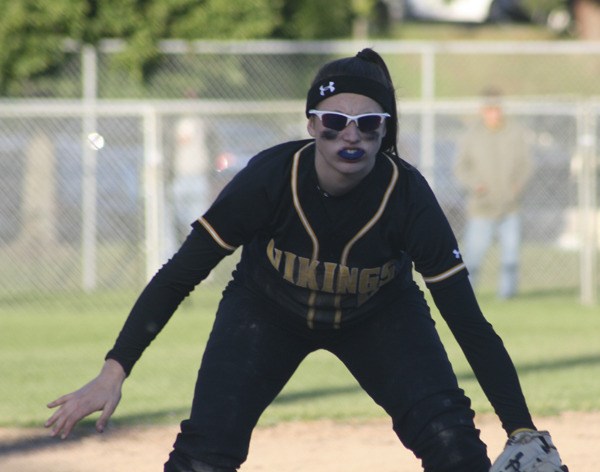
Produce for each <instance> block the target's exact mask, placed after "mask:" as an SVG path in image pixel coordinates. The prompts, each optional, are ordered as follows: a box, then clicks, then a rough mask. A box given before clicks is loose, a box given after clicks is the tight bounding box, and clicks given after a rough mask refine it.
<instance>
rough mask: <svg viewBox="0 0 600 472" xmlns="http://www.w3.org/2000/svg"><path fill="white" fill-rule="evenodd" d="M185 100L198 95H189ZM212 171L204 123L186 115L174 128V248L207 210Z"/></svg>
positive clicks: (191, 93)
mask: <svg viewBox="0 0 600 472" xmlns="http://www.w3.org/2000/svg"><path fill="white" fill-rule="evenodd" d="M186 97H187V98H190V99H194V98H197V95H196V94H195V92H187V93H186ZM210 167H211V166H210V155H209V150H208V143H207V130H206V123H205V120H204V119H203V118H202V117H201V116H198V115H195V114H186V115H183V116H182V117H181V118H180V119H179V120H178V121H177V122H176V124H175V152H174V161H173V167H172V173H173V174H172V186H171V199H172V207H173V219H174V223H175V225H174V227H175V231H176V235H175V238H174V239H175V241H172V244H171V245H172V248H176V247H178V246H179V245H180V244H181V242H183V240H184V239H185V237H186V236H187V234H188V233H189V230H190V225H191V224H192V223H193V222H194V221H196V220H197V219H198V218H199V217H200V216H201V215H203V214H204V212H205V211H206V210H207V209H208V206H209V204H210V198H211V194H210V175H209V173H210Z"/></svg>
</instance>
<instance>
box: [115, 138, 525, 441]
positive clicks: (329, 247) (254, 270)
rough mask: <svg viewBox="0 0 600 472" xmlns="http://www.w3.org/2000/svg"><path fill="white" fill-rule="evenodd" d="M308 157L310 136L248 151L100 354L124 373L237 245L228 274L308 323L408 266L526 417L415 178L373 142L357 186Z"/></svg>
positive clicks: (334, 324)
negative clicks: (321, 173)
mask: <svg viewBox="0 0 600 472" xmlns="http://www.w3.org/2000/svg"><path fill="white" fill-rule="evenodd" d="M314 159H315V144H314V141H313V140H302V141H293V142H289V143H284V144H280V145H278V146H275V147H273V148H270V149H267V150H265V151H263V152H261V153H259V154H258V155H256V156H255V157H254V158H253V159H252V160H251V161H250V162H249V164H248V165H247V167H246V168H244V169H243V170H242V171H240V172H239V173H238V174H237V175H236V176H235V177H234V178H233V179H232V181H231V182H230V183H229V184H228V185H227V186H226V187H225V188H224V189H223V190H222V192H221V193H220V194H219V196H218V197H217V198H216V200H215V201H214V203H213V204H212V206H211V207H210V208H209V209H208V211H207V212H206V213H205V214H204V215H203V216H201V217H200V218H199V219H198V221H196V222H194V224H193V229H192V232H191V233H190V235H189V237H188V238H187V240H186V241H185V242H184V244H183V245H182V247H181V249H180V250H179V251H178V252H177V253H176V254H175V255H174V256H173V258H172V259H170V260H169V261H168V262H167V263H166V264H165V265H164V266H163V267H162V268H161V269H160V270H159V271H158V272H157V274H156V275H155V276H154V277H153V279H152V280H151V281H150V282H149V284H148V285H147V286H146V288H145V289H144V291H143V292H142V294H141V295H140V297H139V298H138V300H137V302H136V303H135V305H134V307H133V309H132V311H131V313H130V315H129V317H128V319H127V321H126V322H125V325H124V327H123V329H122V331H121V333H120V334H119V337H118V338H117V341H116V343H115V346H114V347H113V349H112V350H111V351H110V352H109V353H108V355H107V358H112V359H115V360H117V361H118V362H119V363H120V364H122V365H123V367H124V369H125V371H126V372H127V374H129V373H130V371H131V369H132V367H133V365H134V364H135V362H136V361H137V360H138V359H139V357H140V356H141V355H142V352H143V351H144V349H145V348H146V347H147V346H148V345H149V344H150V342H151V341H152V340H153V339H154V337H155V336H156V334H157V333H158V332H159V331H160V330H161V329H162V327H163V326H164V325H165V324H166V323H167V321H168V320H169V318H170V317H171V315H172V314H173V312H174V311H175V310H176V308H177V306H178V305H179V303H180V302H181V301H182V300H183V299H184V298H185V297H186V296H187V295H188V294H189V293H190V292H191V291H192V290H193V288H194V287H195V286H196V285H197V284H198V283H200V282H201V281H202V280H203V279H204V278H206V276H207V275H208V274H209V273H210V271H211V270H212V269H213V268H214V267H215V266H216V265H217V264H218V262H219V261H220V260H221V259H222V258H223V257H225V256H227V255H229V254H231V253H233V251H235V250H236V248H238V247H240V246H242V247H243V249H242V254H241V258H240V262H239V263H238V265H237V267H236V270H235V271H234V273H233V279H232V282H231V284H233V285H236V286H238V287H243V289H244V290H245V291H246V292H247V293H250V294H252V295H253V296H255V297H256V299H257V300H260V301H262V302H264V303H266V304H271V305H273V306H275V307H277V308H278V312H281V316H289V317H293V318H295V319H296V320H298V321H301V322H302V323H305V324H306V325H307V326H308V327H310V328H311V329H314V330H322V329H341V330H343V329H344V326H346V325H348V326H350V325H352V324H355V323H357V322H359V321H360V320H361V319H364V318H365V317H368V316H369V315H370V314H371V313H374V312H376V311H377V310H378V309H379V308H384V307H385V308H387V307H389V306H391V305H392V304H394V303H398V297H399V294H400V293H402V291H403V289H405V288H406V287H407V286H408V285H409V284H413V283H414V282H413V269H414V270H416V271H417V272H419V273H420V274H421V275H422V277H423V280H424V282H425V284H426V285H427V288H428V289H429V290H430V292H431V294H432V297H433V299H434V302H435V304H436V306H437V307H438V309H439V311H440V313H441V314H442V316H443V318H444V319H445V321H446V322H447V323H448V326H449V327H450V329H451V331H452V333H453V334H454V336H455V337H456V339H457V341H458V343H459V345H460V347H461V348H462V350H463V352H464V353H465V356H466V358H467V360H468V361H469V363H470V365H471V367H472V368H473V371H474V373H475V375H476V377H477V379H478V381H479V383H480V384H481V386H482V388H483V390H484V392H485V393H486V395H487V396H488V398H489V400H490V402H491V403H492V405H493V406H494V408H495V410H496V412H497V414H498V416H499V417H500V419H501V421H502V424H503V427H504V429H505V430H507V432H509V433H510V432H511V431H512V430H513V429H515V428H517V427H533V423H532V420H531V416H530V414H529V411H528V409H527V406H526V403H525V400H524V398H523V394H522V392H521V388H520V386H519V381H518V378H517V375H516V371H515V368H514V366H513V363H512V361H511V360H510V357H509V356H508V354H507V352H506V350H505V348H504V346H503V343H502V341H501V339H500V338H499V337H498V336H497V334H496V333H495V331H494V329H493V327H492V326H491V325H490V324H489V323H488V322H487V320H486V319H485V318H484V316H483V314H482V313H481V310H480V308H479V306H478V304H477V301H476V298H475V296H474V294H473V290H472V288H471V285H470V283H469V281H468V277H467V275H468V274H467V270H466V267H465V264H464V262H463V260H462V257H461V254H460V251H459V248H458V244H457V242H456V238H455V236H454V234H453V232H452V230H451V228H450V225H449V223H448V221H447V219H446V217H445V215H444V213H443V211H442V209H441V208H440V206H439V204H438V202H437V200H436V198H435V196H434V194H433V192H432V191H431V189H430V187H429V185H428V184H427V182H426V180H425V179H424V177H423V176H422V175H421V174H420V173H419V171H418V170H416V169H415V168H414V167H412V166H411V165H409V164H408V163H406V162H405V161H403V160H402V159H400V158H399V157H397V156H395V155H390V154H388V153H380V154H379V155H378V156H377V159H376V163H375V166H374V168H373V170H372V171H371V172H370V173H369V175H368V176H367V177H366V178H364V179H363V180H362V181H361V182H360V183H359V184H358V186H356V187H355V188H354V189H352V190H351V191H350V192H349V193H347V194H345V195H343V196H330V195H327V194H326V193H325V192H323V191H322V190H321V189H320V188H319V184H318V179H317V175H316V171H315V163H314ZM399 316H401V313H399Z"/></svg>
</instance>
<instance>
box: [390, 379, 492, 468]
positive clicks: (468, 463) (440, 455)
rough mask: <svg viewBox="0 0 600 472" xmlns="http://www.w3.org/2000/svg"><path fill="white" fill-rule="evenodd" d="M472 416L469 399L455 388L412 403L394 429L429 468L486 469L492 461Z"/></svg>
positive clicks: (424, 465)
mask: <svg viewBox="0 0 600 472" xmlns="http://www.w3.org/2000/svg"><path fill="white" fill-rule="evenodd" d="M473 417H474V413H473V410H472V409H471V407H470V400H469V399H468V398H467V397H466V396H465V395H464V393H463V391H462V390H459V389H456V390H451V391H446V392H442V393H438V394H435V395H431V396H429V397H426V398H424V399H423V400H421V401H420V402H418V403H417V404H415V405H413V407H412V408H411V409H410V410H409V411H408V412H406V413H405V414H404V415H403V416H402V418H401V419H400V420H399V421H395V422H394V429H395V430H396V433H397V434H398V436H399V437H400V439H401V440H402V442H403V443H404V445H405V446H406V447H408V448H409V449H411V450H412V451H413V453H414V454H415V455H416V456H417V457H418V458H419V459H421V461H422V463H423V468H424V470H425V471H426V472H459V471H460V472H464V471H467V470H468V471H469V472H487V471H489V468H490V466H491V464H490V461H489V459H488V457H487V451H486V446H485V444H484V443H483V442H482V441H481V439H480V438H479V430H477V429H476V428H475V424H474V422H473Z"/></svg>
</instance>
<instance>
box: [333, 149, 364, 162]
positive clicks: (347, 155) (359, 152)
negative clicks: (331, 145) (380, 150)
mask: <svg viewBox="0 0 600 472" xmlns="http://www.w3.org/2000/svg"><path fill="white" fill-rule="evenodd" d="M364 155H365V151H364V150H363V149H342V150H341V151H339V152H338V156H340V157H341V158H342V159H346V160H347V161H355V160H357V159H360V158H361V157H363V156H364Z"/></svg>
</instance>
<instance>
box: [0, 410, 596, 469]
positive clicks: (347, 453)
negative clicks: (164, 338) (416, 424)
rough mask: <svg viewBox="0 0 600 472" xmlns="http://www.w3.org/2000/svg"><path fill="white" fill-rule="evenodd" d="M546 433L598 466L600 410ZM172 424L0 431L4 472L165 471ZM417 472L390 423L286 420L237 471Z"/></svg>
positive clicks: (570, 417)
mask: <svg viewBox="0 0 600 472" xmlns="http://www.w3.org/2000/svg"><path fill="white" fill-rule="evenodd" d="M536 422H537V425H538V427H539V428H540V429H547V430H550V431H551V433H552V436H553V438H554V442H555V444H556V445H557V446H558V448H559V450H560V452H561V455H562V457H563V460H564V461H565V463H566V464H567V465H568V466H569V468H570V471H571V472H598V471H600V457H599V456H598V455H596V453H597V452H598V447H599V446H600V412H593V413H565V414H562V415H560V416H556V417H549V418H538V419H537V420H536ZM477 425H478V427H479V428H480V429H481V434H482V437H483V439H484V441H485V442H486V443H487V444H488V450H489V454H490V456H493V457H495V456H496V455H497V454H498V453H499V452H500V451H501V449H502V447H503V444H504V440H505V437H504V433H503V431H502V430H501V429H500V426H499V423H498V420H497V419H496V417H494V416H484V417H481V418H479V419H478V421H477ZM177 431H178V427H177V426H158V427H135V428H111V429H109V430H107V431H106V432H105V433H104V434H97V433H95V432H93V431H90V430H86V429H84V428H79V429H78V430H77V432H76V433H75V434H74V435H73V437H72V438H71V439H68V440H66V441H60V440H57V439H53V438H49V437H48V432H47V431H46V430H43V429H41V428H40V429H39V430H37V429H35V430H34V429H30V430H17V429H0V471H2V472H100V471H102V472H107V471H111V472H152V471H156V472H159V471H162V464H163V462H164V461H165V458H166V456H167V454H168V453H169V450H170V447H171V444H172V442H173V440H174V438H175V435H176V433H177ZM365 470H373V471H377V472H419V471H421V468H420V466H419V463H418V461H417V460H416V459H415V458H414V457H413V456H412V454H411V453H410V452H408V451H406V450H405V449H404V448H403V447H402V445H401V444H400V443H399V441H398V440H397V439H396V437H395V436H394V434H393V432H392V431H391V429H390V424H389V421H387V420H377V421H368V422H343V423H338V422H333V421H316V422H309V423H285V424H280V425H277V426H273V427H261V428H258V429H257V430H256V431H255V433H254V436H253V440H252V445H251V449H250V457H249V459H248V461H247V462H246V464H244V466H243V467H242V469H241V472H267V471H268V472H364V471H365Z"/></svg>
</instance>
